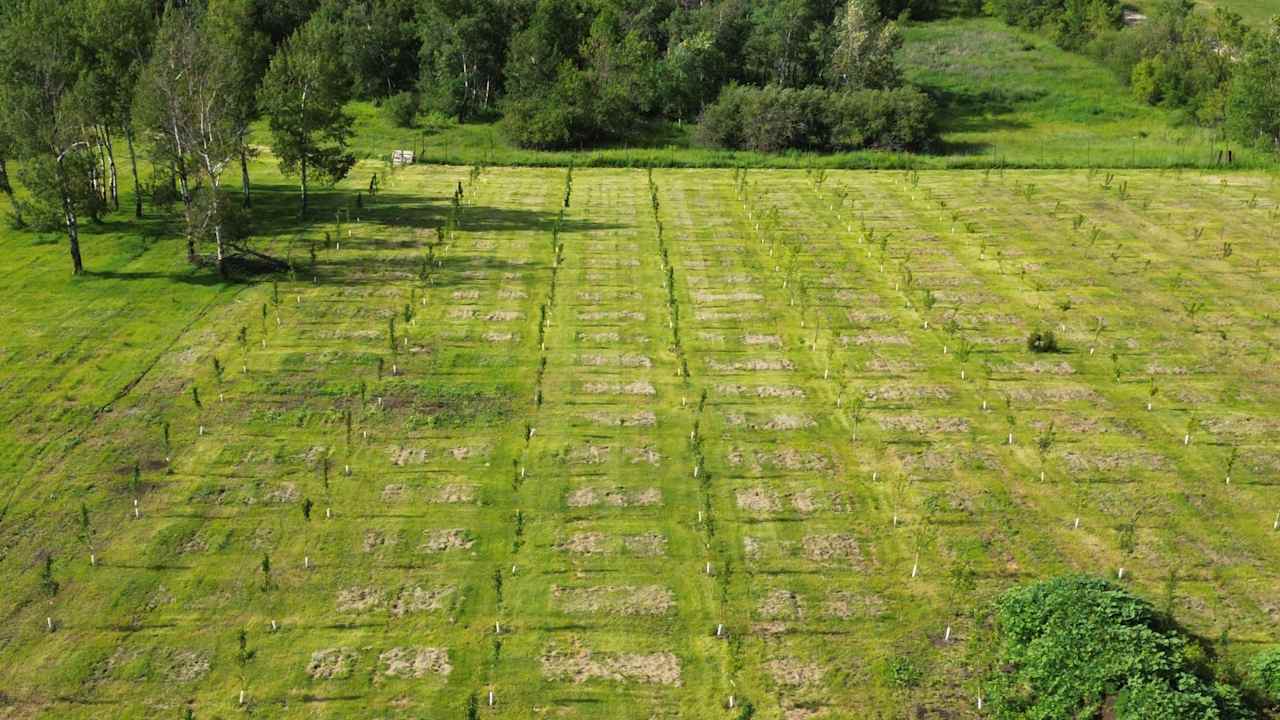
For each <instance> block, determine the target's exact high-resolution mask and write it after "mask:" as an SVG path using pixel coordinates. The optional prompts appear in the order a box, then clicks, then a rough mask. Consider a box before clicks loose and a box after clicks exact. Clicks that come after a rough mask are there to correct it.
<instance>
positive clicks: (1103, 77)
mask: <svg viewBox="0 0 1280 720" xmlns="http://www.w3.org/2000/svg"><path fill="white" fill-rule="evenodd" d="M905 35H906V43H905V45H904V47H903V50H902V63H903V66H904V69H905V71H906V75H907V77H908V78H909V79H910V80H911V82H914V83H916V84H918V85H920V86H921V87H924V88H926V89H928V90H930V91H931V92H932V93H934V94H935V95H936V96H937V97H939V98H940V100H941V110H940V116H941V118H942V127H943V141H944V143H945V146H946V147H945V149H944V150H945V152H946V153H948V154H951V155H954V156H959V157H952V158H950V159H949V162H950V163H951V164H956V163H957V162H959V161H960V158H972V159H975V160H976V159H978V158H985V159H987V160H990V159H992V158H1002V159H1005V160H1007V161H1008V162H1010V163H1014V164H1017V165H1028V164H1029V165H1039V166H1044V167H1064V166H1065V167H1089V166H1104V167H1125V166H1137V167H1161V166H1172V165H1184V166H1186V165H1211V164H1212V163H1213V161H1214V157H1215V155H1216V153H1217V152H1218V151H1219V150H1221V149H1222V148H1224V147H1226V145H1225V144H1224V143H1223V142H1221V141H1218V140H1217V138H1216V137H1215V136H1214V133H1213V132H1211V131H1208V130H1204V129H1201V128H1198V127H1194V126H1187V127H1174V126H1173V119H1174V118H1173V116H1172V115H1171V113H1169V112H1168V111H1165V110H1162V109H1160V108H1155V107H1151V106H1149V105H1146V104H1145V103H1141V102H1139V101H1138V100H1136V99H1134V97H1133V96H1132V94H1131V93H1130V92H1129V89H1128V88H1127V87H1125V85H1124V84H1123V83H1121V82H1120V81H1119V80H1118V79H1117V78H1116V77H1115V76H1114V75H1113V74H1112V73H1111V72H1110V71H1108V70H1107V69H1106V68H1104V67H1102V66H1100V65H1098V64H1097V63H1095V62H1093V61H1092V60H1089V59H1088V58H1085V57H1083V56H1081V55H1077V54H1072V53H1069V52H1066V51H1063V50H1060V49H1058V48H1057V47H1055V46H1054V45H1053V43H1051V42H1049V41H1048V40H1045V39H1044V38H1041V37H1038V36H1035V35H1032V34H1030V33H1024V32H1019V31H1016V30H1013V29H1011V28H1009V27H1008V26H1006V25H1004V24H1003V23H1001V22H999V21H998V20H994V19H961V20H947V21H940V22H933V23H922V24H916V25H911V26H909V27H908V28H907V29H906V34H905ZM1236 152H1237V153H1238V154H1240V156H1241V160H1242V161H1243V162H1246V163H1252V162H1262V161H1265V158H1261V157H1257V156H1255V155H1253V154H1251V153H1244V152H1241V151H1240V150H1239V149H1237V150H1236Z"/></svg>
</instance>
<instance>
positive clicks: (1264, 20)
mask: <svg viewBox="0 0 1280 720" xmlns="http://www.w3.org/2000/svg"><path fill="white" fill-rule="evenodd" d="M1201 7H1203V8H1204V9H1205V10H1206V11H1207V12H1213V10H1214V9H1215V8H1222V9H1224V10H1230V11H1231V12H1234V13H1239V14H1240V15H1241V16H1242V17H1243V18H1244V20H1245V22H1246V23H1247V24H1249V25H1250V26H1252V27H1255V28H1258V29H1262V30H1265V29H1266V28H1267V27H1270V24H1271V19H1272V18H1274V17H1275V16H1277V15H1280V3H1277V2H1276V0H1216V1H1215V0H1204V1H1203V2H1202V3H1201Z"/></svg>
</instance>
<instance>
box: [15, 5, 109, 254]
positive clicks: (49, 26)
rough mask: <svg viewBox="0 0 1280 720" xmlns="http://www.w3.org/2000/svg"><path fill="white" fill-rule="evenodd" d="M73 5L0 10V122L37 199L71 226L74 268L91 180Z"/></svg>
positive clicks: (62, 223)
mask: <svg viewBox="0 0 1280 720" xmlns="http://www.w3.org/2000/svg"><path fill="white" fill-rule="evenodd" d="M71 12H72V9H71V8H70V7H68V6H67V5H63V4H61V3H45V2H39V1H38V0H15V1H14V2H11V3H9V4H8V5H7V6H6V7H5V8H4V9H3V10H0V48H3V51H0V126H3V127H4V128H6V129H7V132H8V134H9V137H10V138H11V139H12V140H13V142H14V144H15V150H16V153H15V154H16V155H17V156H18V157H19V158H21V159H23V160H25V161H26V162H25V163H24V167H23V175H24V178H29V179H32V180H34V181H35V182H28V183H27V185H28V189H29V190H30V191H31V193H32V195H33V196H34V197H35V199H36V201H37V202H38V203H41V204H43V205H44V206H46V207H56V208H57V214H58V215H59V222H60V224H61V225H62V226H63V227H64V228H65V229H66V233H67V241H68V246H69V250H70V253H71V267H72V272H73V273H74V274H76V275H79V274H81V273H82V272H84V263H83V261H82V259H81V257H80V223H79V215H80V212H81V211H84V210H86V209H89V211H90V212H96V210H93V209H90V208H88V207H87V206H88V205H90V204H91V202H92V201H91V200H89V199H88V198H86V197H85V195H84V194H83V193H81V192H79V189H80V188H83V187H85V186H86V185H90V184H91V182H92V181H91V180H90V178H91V175H90V173H92V172H93V168H94V163H93V162H91V158H90V157H88V156H89V152H88V151H89V148H90V142H89V139H88V138H86V136H85V133H84V128H83V126H82V124H81V123H80V122H79V114H78V111H77V108H76V107H75V103H74V100H73V98H74V88H75V84H76V81H77V79H78V76H79V68H78V66H77V63H76V58H77V57H78V55H79V49H78V48H77V43H76V38H75V35H74V32H73V29H74V27H75V23H74V18H73V17H72V14H71Z"/></svg>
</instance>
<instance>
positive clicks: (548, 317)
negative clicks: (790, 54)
mask: <svg viewBox="0 0 1280 720" xmlns="http://www.w3.org/2000/svg"><path fill="white" fill-rule="evenodd" d="M264 166H265V165H264ZM373 173H378V174H379V175H380V176H381V180H382V182H381V190H380V192H379V193H378V194H377V195H376V196H375V197H372V198H367V199H366V200H365V201H364V202H363V206H362V207H356V206H355V205H354V204H352V202H351V198H352V197H353V196H354V195H353V194H354V192H355V190H356V189H357V188H363V187H364V186H366V185H367V184H368V179H369V177H370V176H371V175H372V174H373ZM459 189H460V190H461V195H460V197H459V196H458V195H456V193H457V192H458V191H459ZM279 190H280V191H281V194H283V192H284V189H283V188H279ZM261 198H262V199H261V200H260V203H265V204H266V206H267V207H270V203H271V202H273V199H272V196H271V192H269V191H268V192H265V193H263V194H262V196H261ZM451 198H454V199H456V202H455V200H454V199H451ZM1278 201H1280V188H1277V187H1276V184H1275V181H1274V177H1273V176H1271V175H1266V174H1261V173H1259V174H1244V173H1231V174H1220V175H1215V174H1208V173H1205V172H1200V171H1194V172H1193V171H1182V172H1178V171H1164V172H1162V171H1144V170H1131V171H1116V172H1114V173H1112V172H1107V171H1092V170H1070V171H1003V172H1002V171H998V170H991V171H985V172H984V171H938V172H900V171H884V172H854V171H803V170H790V171H784V170H751V171H747V172H745V173H744V172H740V171H733V170H655V171H653V172H652V174H649V173H647V172H646V171H644V170H604V169H581V168H579V169H576V170H572V171H570V170H566V169H564V168H546V169H503V168H480V167H476V168H466V167H439V166H435V167H424V166H413V167H409V168H405V169H400V170H397V171H395V172H394V173H389V172H388V171H387V169H386V168H385V167H384V166H383V165H380V164H377V163H374V162H371V161H365V162H364V163H362V164H361V165H359V166H358V167H357V169H356V171H355V172H354V173H353V176H352V179H351V180H349V181H346V182H345V183H344V184H343V185H341V186H340V187H339V189H338V190H336V191H334V192H332V193H330V194H329V195H327V196H325V197H321V198H320V203H321V210H319V211H317V213H316V219H315V220H314V221H313V222H311V223H308V224H298V223H295V224H290V223H288V222H286V221H278V222H274V223H273V224H271V225H270V229H269V232H267V233H264V235H263V237H262V238H260V240H262V241H263V242H265V243H268V244H269V245H270V247H271V249H272V250H273V251H274V252H275V253H276V254H277V255H279V256H281V257H285V256H287V257H289V258H290V260H291V262H292V265H293V270H292V271H291V272H290V273H288V274H282V275H280V276H279V277H278V278H275V279H274V280H272V279H267V280H263V281H260V282H257V283H253V284H223V283H221V282H219V281H217V280H216V278H215V276H213V275H211V274H209V273H208V272H202V271H192V270H189V269H187V268H186V266H185V264H184V263H183V260H182V257H181V252H180V251H179V250H178V245H179V243H180V242H181V240H180V239H176V238H177V236H178V235H179V233H169V234H167V235H166V234H165V233H163V232H159V231H157V232H156V233H155V235H154V237H152V236H149V235H146V234H143V235H139V234H138V233H137V231H136V228H134V227H132V226H130V228H129V230H128V232H125V231H124V230H121V231H120V232H118V233H117V232H115V231H114V229H113V227H112V226H111V224H110V223H108V224H107V225H106V226H104V227H100V228H96V229H90V230H87V231H86V232H87V235H86V239H85V241H84V245H85V254H86V262H87V265H88V266H89V268H90V273H89V274H87V275H86V276H83V277H80V278H75V279H72V278H69V277H67V273H66V268H65V267H64V265H65V264H66V261H65V257H64V255H65V249H64V248H63V247H62V246H61V245H60V244H58V243H55V242H51V241H49V242H46V241H42V240H40V237H41V236H36V235H29V234H22V235H18V234H16V233H13V234H10V235H9V236H7V237H6V243H5V244H6V248H5V251H6V253H7V254H8V259H6V269H7V272H5V273H3V276H0V291H2V292H3V296H4V297H5V301H4V307H5V310H4V312H3V313H0V413H2V418H3V420H2V422H0V473H2V474H3V477H2V482H0V486H2V487H0V490H2V491H3V493H2V496H0V501H2V502H3V506H2V507H0V520H2V522H0V531H2V533H3V534H2V536H0V570H2V572H3V576H4V578H5V581H6V585H7V588H6V590H5V592H3V593H0V613H2V614H3V618H4V621H3V623H0V655H2V656H3V657H4V658H5V661H4V662H3V664H0V691H2V693H3V694H2V695H0V717H3V718H28V717H49V718H55V717H56V718H91V717H94V718H96V717H112V718H144V717H145V718H180V717H184V713H186V712H187V710H188V709H190V711H191V716H192V717H196V718H231V717H242V716H250V717H263V718H304V717H305V718H313V717H320V718H371V717H379V718H382V717H385V718H419V717H422V718H444V717H449V718H461V717H477V716H478V717H493V718H636V719H639V718H660V717H661V718H665V717H686V718H742V717H751V716H752V715H751V713H752V712H754V717H756V718H788V719H791V720H800V719H803V718H810V717H813V718H821V717H832V718H835V717H868V718H872V717H883V718H897V717H913V718H915V717H921V718H966V717H981V716H983V712H982V711H981V709H980V703H981V700H982V698H983V685H982V680H983V675H984V674H985V673H987V672H988V671H990V670H991V669H992V668H991V667H990V665H991V663H992V655H991V651H990V643H989V642H988V636H989V634H990V632H991V628H990V621H989V616H988V613H989V604H990V601H991V599H992V598H993V597H995V596H996V595H998V594H999V593H1001V592H1002V591H1004V590H1006V589H1008V588H1010V587H1012V586H1014V585H1018V584H1020V583H1025V582H1028V581H1031V580H1036V579H1041V578H1045V577H1050V576H1053V575H1057V574H1060V573H1063V572H1069V571H1083V572H1088V573H1092V574H1096V575H1101V576H1106V577H1109V578H1112V579H1114V580H1116V581H1117V582H1120V583H1122V584H1125V585H1128V586H1130V587H1131V589H1133V590H1134V592H1135V593H1137V594H1139V595H1142V596H1144V597H1147V598H1149V599H1151V600H1152V601H1153V602H1154V603H1155V604H1157V605H1158V606H1159V607H1161V608H1162V609H1165V610H1168V611H1169V612H1171V614H1172V615H1173V617H1175V618H1176V619H1177V620H1178V621H1179V622H1180V623H1182V624H1183V625H1184V626H1185V627H1186V628H1187V629H1188V630H1189V631H1190V632H1191V633H1193V634H1195V635H1197V636H1200V637H1203V638H1208V639H1210V640H1211V641H1212V642H1213V643H1214V645H1215V647H1216V648H1217V649H1218V651H1219V652H1221V653H1224V654H1225V655H1227V656H1228V657H1230V656H1232V655H1235V654H1238V655H1239V656H1240V657H1242V658H1243V657H1247V656H1249V655H1251V654H1252V653H1253V652H1255V651H1256V649H1257V648H1259V647H1262V646H1264V645H1267V644H1271V643H1274V642H1275V641H1276V636H1275V628H1276V626H1277V625H1276V624H1277V621H1280V577H1277V574H1276V568H1277V567H1280V531H1278V528H1280V515H1278V513H1280V487H1278V484H1280V375H1277V373H1276V372H1275V364H1276V362H1277V357H1276V352H1275V350H1276V346H1277V344H1278V343H1280V293H1278V292H1277V291H1278V290H1280V265H1277V257H1278V256H1277V252H1278V251H1280V237H1278V233H1280V222H1278V221H1280V206H1278V204H1277V203H1278ZM278 202H280V209H279V212H278V213H277V215H278V216H280V217H283V216H285V215H286V214H287V212H288V211H286V210H285V209H284V208H285V201H283V200H281V201H278ZM326 203H327V204H326ZM290 211H291V209H290ZM50 237H54V236H52V235H51V236H50ZM161 238H165V239H161ZM1037 331H1047V332H1052V333H1053V335H1054V338H1055V340H1056V343H1057V345H1058V352H1036V353H1033V352H1031V351H1030V350H1029V348H1028V343H1027V340H1028V336H1029V335H1030V334H1032V333H1033V332H1037Z"/></svg>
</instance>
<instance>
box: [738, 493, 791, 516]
mask: <svg viewBox="0 0 1280 720" xmlns="http://www.w3.org/2000/svg"><path fill="white" fill-rule="evenodd" d="M737 500H738V507H739V508H741V509H743V510H746V511H748V512H755V513H775V512H778V511H779V510H781V509H782V503H781V502H780V501H779V500H778V495H777V494H776V493H773V492H770V491H768V490H765V489H764V488H747V489H744V490H739V491H738V492H737Z"/></svg>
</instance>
